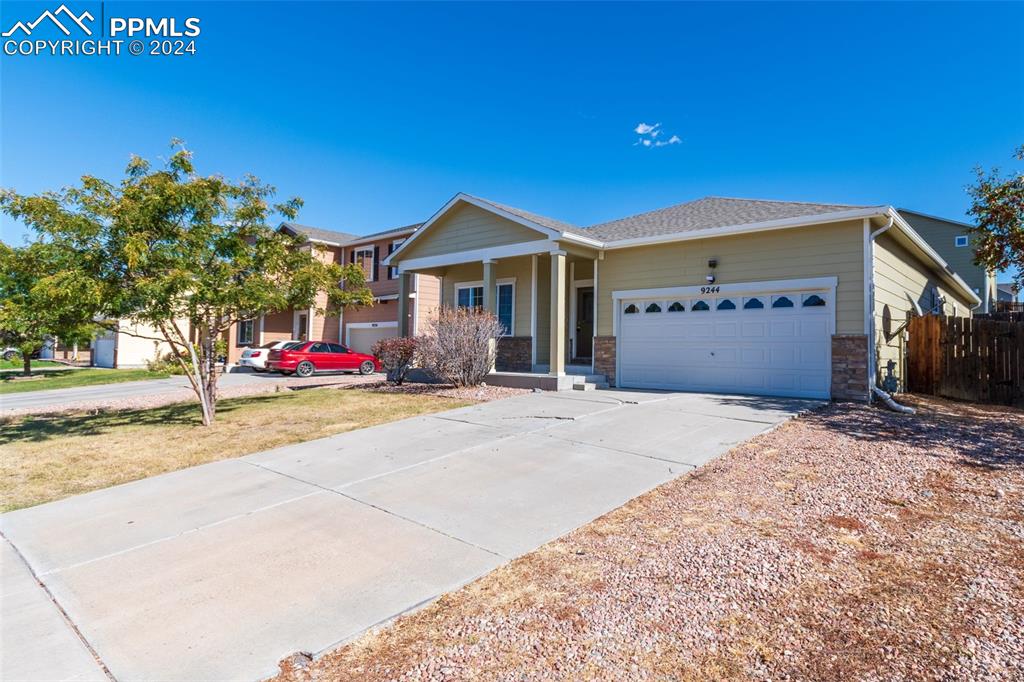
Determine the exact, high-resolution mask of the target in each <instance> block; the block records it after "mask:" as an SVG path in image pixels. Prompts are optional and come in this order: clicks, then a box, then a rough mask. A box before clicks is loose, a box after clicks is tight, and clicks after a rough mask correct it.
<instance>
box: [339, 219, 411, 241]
mask: <svg viewBox="0 0 1024 682" xmlns="http://www.w3.org/2000/svg"><path fill="white" fill-rule="evenodd" d="M422 224H423V223H413V224H412V225H404V226H403V227H392V228H391V229H390V230H381V231H380V232H371V233H370V234H364V235H363V236H361V237H356V238H354V239H353V240H352V241H360V242H361V241H365V240H367V239H373V238H374V237H379V236H381V235H385V234H391V233H393V232H415V231H416V230H418V229H419V227H420V225H422Z"/></svg>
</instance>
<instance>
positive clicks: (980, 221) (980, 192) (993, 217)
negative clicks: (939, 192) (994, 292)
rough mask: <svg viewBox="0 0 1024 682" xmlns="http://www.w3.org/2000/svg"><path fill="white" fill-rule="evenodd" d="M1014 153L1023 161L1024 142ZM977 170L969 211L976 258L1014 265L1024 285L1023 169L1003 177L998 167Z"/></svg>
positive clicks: (992, 265) (996, 265)
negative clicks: (990, 169) (973, 221)
mask: <svg viewBox="0 0 1024 682" xmlns="http://www.w3.org/2000/svg"><path fill="white" fill-rule="evenodd" d="M1014 157H1015V158H1016V159H1017V160H1018V161H1024V145H1021V146H1020V147H1018V148H1017V150H1016V153H1015V154H1014ZM975 172H976V173H977V175H978V178H977V184H975V185H972V186H970V187H968V188H967V192H968V193H969V194H970V195H971V198H972V199H973V200H974V201H973V203H972V205H971V208H970V209H968V211H967V213H968V214H970V215H972V216H974V219H975V221H976V222H977V226H976V227H974V228H972V229H971V233H972V234H973V236H974V242H975V256H974V262H975V263H977V264H978V265H982V266H985V267H987V268H988V269H990V270H995V271H1000V270H1006V269H1009V268H1010V267H1015V268H1016V269H1017V274H1016V276H1015V279H1016V282H1017V286H1024V173H1017V174H1016V175H1013V174H1011V175H1008V176H1006V177H1001V176H1000V175H999V170H998V169H995V170H993V171H991V172H990V173H988V174H986V173H985V172H984V171H983V170H982V169H981V168H978V169H976V171H975Z"/></svg>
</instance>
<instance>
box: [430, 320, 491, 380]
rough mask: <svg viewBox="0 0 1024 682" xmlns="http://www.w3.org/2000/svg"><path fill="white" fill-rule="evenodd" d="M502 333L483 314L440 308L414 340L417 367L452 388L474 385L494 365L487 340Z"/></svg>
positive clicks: (483, 377) (485, 375) (484, 376)
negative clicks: (416, 343) (453, 385)
mask: <svg viewBox="0 0 1024 682" xmlns="http://www.w3.org/2000/svg"><path fill="white" fill-rule="evenodd" d="M502 331H503V328H502V326H501V322H499V321H498V318H497V317H496V316H495V315H493V314H492V313H489V312H487V311H483V310H471V309H468V308H442V309H441V311H440V313H439V314H438V317H437V319H436V320H431V321H430V322H428V323H427V333H426V334H424V335H422V336H421V337H420V338H419V339H418V345H419V356H420V365H421V366H422V367H424V368H425V369H428V370H430V371H431V372H433V373H434V375H435V376H437V377H438V378H439V379H442V380H444V381H447V382H450V383H452V384H455V385H456V386H478V385H479V384H481V383H483V381H484V379H485V378H486V377H487V373H488V372H490V371H491V368H492V367H493V366H494V355H495V351H494V348H493V347H492V346H491V344H490V340H491V339H495V338H497V337H498V336H500V335H501V333H502Z"/></svg>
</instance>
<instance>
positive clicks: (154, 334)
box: [117, 320, 188, 367]
mask: <svg viewBox="0 0 1024 682" xmlns="http://www.w3.org/2000/svg"><path fill="white" fill-rule="evenodd" d="M178 326H179V328H180V329H187V328H188V323H187V322H185V321H183V320H179V321H178ZM118 329H119V330H124V331H123V332H122V331H119V332H118V334H117V366H118V367H145V365H146V363H147V362H151V361H153V360H156V359H158V358H160V357H163V356H165V355H167V354H168V353H170V352H171V350H172V348H171V345H170V344H169V343H167V342H166V341H161V340H159V339H162V338H163V335H162V334H161V333H160V331H159V330H158V329H156V328H155V327H153V326H152V325H150V324H147V323H145V322H135V321H133V320H121V322H120V323H119V324H118ZM146 337H148V338H146Z"/></svg>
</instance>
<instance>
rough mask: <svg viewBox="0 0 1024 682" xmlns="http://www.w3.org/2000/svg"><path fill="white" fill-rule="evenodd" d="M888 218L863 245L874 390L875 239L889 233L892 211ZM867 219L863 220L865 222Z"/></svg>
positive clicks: (869, 353) (870, 375) (870, 380)
mask: <svg viewBox="0 0 1024 682" xmlns="http://www.w3.org/2000/svg"><path fill="white" fill-rule="evenodd" d="M886 213H887V215H888V216H889V222H887V223H886V224H885V226H884V227H880V228H878V229H877V230H875V231H874V232H870V233H868V232H867V230H866V229H865V230H864V231H865V232H866V233H867V234H868V237H867V244H866V245H865V246H866V248H865V251H866V252H867V253H865V254H864V258H865V260H866V262H865V270H866V271H867V273H868V278H867V281H865V282H864V296H866V297H867V299H868V385H869V386H871V387H872V389H874V388H875V380H876V378H877V376H878V368H877V367H876V362H875V346H876V344H877V339H876V338H875V239H876V238H877V237H878V236H879V235H881V234H884V233H885V232H887V231H889V230H890V229H891V228H892V226H893V225H894V224H895V222H896V218H895V216H894V215H893V214H892V209H890V210H889V211H887V212H886ZM868 220H869V219H867V218H865V222H868ZM873 395H874V393H873V392H872V391H868V402H869V403H870V402H871V399H872V397H873Z"/></svg>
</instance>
